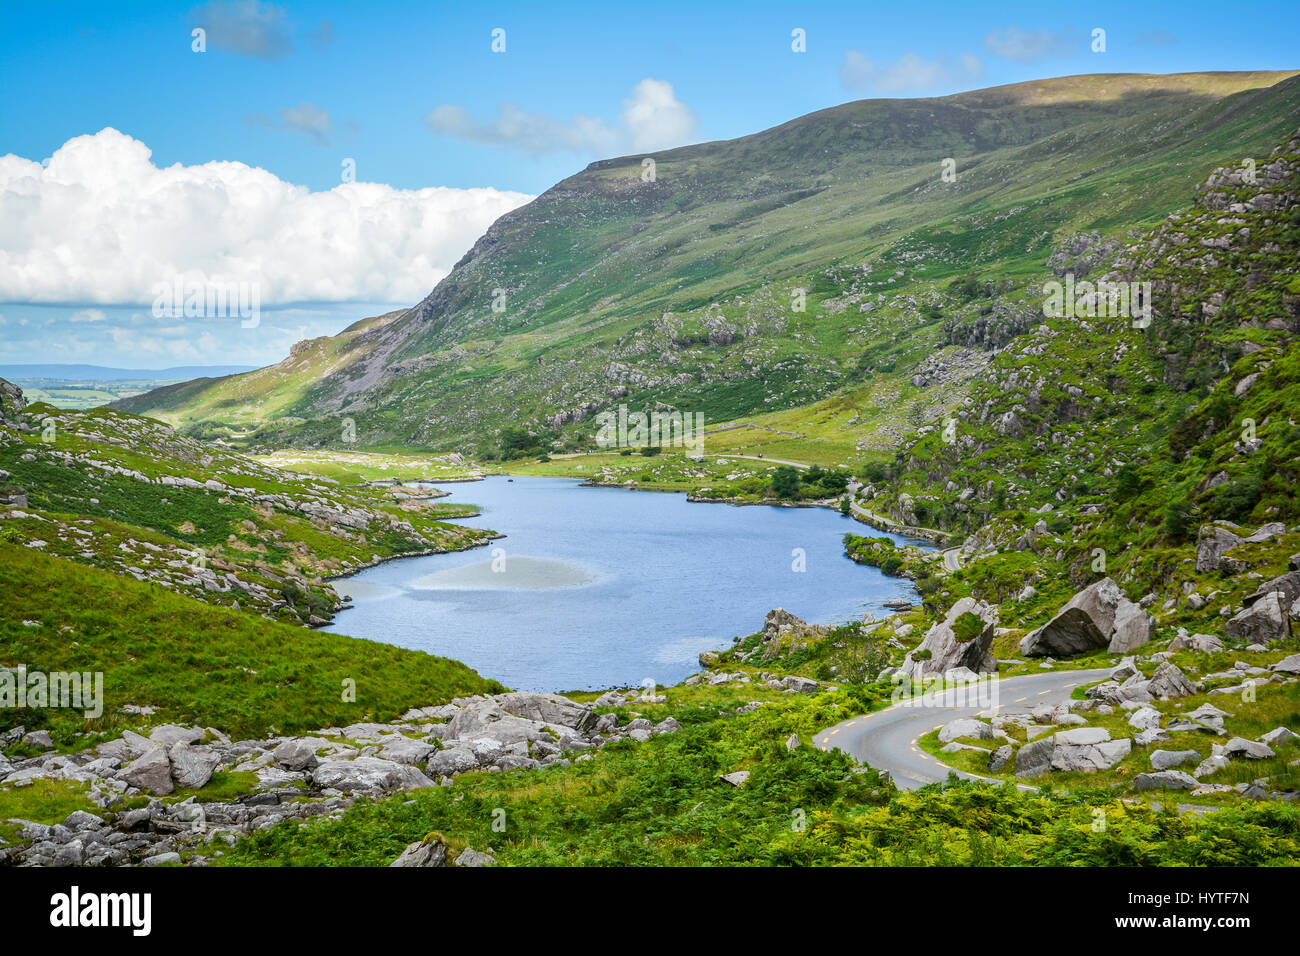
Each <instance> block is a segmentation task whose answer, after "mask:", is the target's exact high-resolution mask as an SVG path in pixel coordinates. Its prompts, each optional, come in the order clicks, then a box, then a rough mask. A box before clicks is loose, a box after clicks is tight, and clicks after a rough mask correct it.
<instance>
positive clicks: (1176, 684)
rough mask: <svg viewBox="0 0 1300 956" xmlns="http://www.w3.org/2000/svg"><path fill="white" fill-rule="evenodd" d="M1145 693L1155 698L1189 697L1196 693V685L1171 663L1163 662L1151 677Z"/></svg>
mask: <svg viewBox="0 0 1300 956" xmlns="http://www.w3.org/2000/svg"><path fill="white" fill-rule="evenodd" d="M1147 693H1149V694H1151V695H1153V696H1155V697H1190V696H1192V695H1193V694H1195V693H1196V685H1195V684H1193V683H1192V682H1191V681H1190V680H1188V679H1187V675H1186V674H1184V673H1183V672H1182V671H1180V670H1179V669H1178V667H1177V665H1175V664H1174V662H1173V661H1163V662H1162V663H1161V664H1160V666H1159V667H1157V668H1156V672H1155V673H1154V674H1152V675H1151V681H1150V682H1149V683H1148V684H1147Z"/></svg>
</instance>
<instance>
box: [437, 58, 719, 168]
mask: <svg viewBox="0 0 1300 956" xmlns="http://www.w3.org/2000/svg"><path fill="white" fill-rule="evenodd" d="M424 123H425V125H426V126H427V127H428V128H429V129H430V130H431V131H432V132H434V133H437V134H440V135H443V136H450V137H453V138H454V139H459V140H464V141H466V142H470V143H483V144H485V145H489V146H505V147H509V148H512V149H518V150H521V151H522V152H525V153H531V154H532V155H535V156H540V155H543V154H547V153H596V154H599V155H603V156H609V155H613V154H617V153H624V152H653V151H654V150H658V149H667V148H669V147H672V146H681V145H683V144H685V143H687V142H689V141H690V138H691V137H692V136H694V135H695V130H696V128H697V127H698V125H699V121H698V119H697V118H696V116H695V114H694V112H692V110H691V109H690V107H688V106H686V104H684V103H682V102H681V101H680V100H678V99H677V94H676V92H675V91H674V90H673V85H672V84H671V83H669V82H667V81H665V80H656V79H651V78H649V77H647V78H646V79H644V80H642V81H641V82H640V83H638V84H637V85H636V86H634V87H633V88H632V91H631V93H630V94H629V96H628V97H627V98H625V99H624V100H623V112H622V113H621V114H620V116H619V122H618V123H617V124H614V123H609V122H607V121H606V120H604V119H602V118H601V117H599V116H586V115H582V114H579V115H577V116H574V117H572V118H570V119H568V120H561V119H557V118H555V117H553V116H549V115H547V114H545V113H530V112H528V111H526V110H522V109H520V108H519V107H518V106H517V105H516V104H514V103H502V104H500V105H499V106H498V107H497V115H496V117H495V118H494V119H492V120H489V121H486V122H480V121H478V120H476V119H474V117H472V116H471V115H470V114H469V111H468V110H466V109H465V108H464V107H463V106H458V105H455V104H444V105H442V106H438V107H435V108H434V109H433V110H430V111H429V113H428V114H427V115H426V116H425V117H424Z"/></svg>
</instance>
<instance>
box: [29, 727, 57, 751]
mask: <svg viewBox="0 0 1300 956" xmlns="http://www.w3.org/2000/svg"><path fill="white" fill-rule="evenodd" d="M23 743H24V744H26V745H27V746H28V747H37V748H40V749H42V750H50V749H52V748H53V747H54V741H53V740H52V739H51V738H50V732H49V731H48V730H33V731H32V732H31V733H27V734H23Z"/></svg>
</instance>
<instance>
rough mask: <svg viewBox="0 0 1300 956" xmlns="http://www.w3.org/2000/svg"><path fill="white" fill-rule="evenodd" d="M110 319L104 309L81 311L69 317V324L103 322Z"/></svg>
mask: <svg viewBox="0 0 1300 956" xmlns="http://www.w3.org/2000/svg"><path fill="white" fill-rule="evenodd" d="M107 318H108V316H107V315H106V314H105V312H104V310H103V309H81V310H79V311H77V312H73V313H72V315H70V316H68V321H69V322H74V323H82V322H103V321H105V320H106V319H107Z"/></svg>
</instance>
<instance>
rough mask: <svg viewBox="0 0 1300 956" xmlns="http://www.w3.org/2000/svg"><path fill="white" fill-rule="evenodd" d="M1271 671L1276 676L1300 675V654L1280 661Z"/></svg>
mask: <svg viewBox="0 0 1300 956" xmlns="http://www.w3.org/2000/svg"><path fill="white" fill-rule="evenodd" d="M1269 670H1271V671H1273V672H1274V673H1276V674H1300V654H1292V655H1290V656H1289V657H1284V658H1282V660H1280V661H1278V662H1277V663H1276V664H1274V665H1273V666H1272V667H1270V668H1269Z"/></svg>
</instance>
